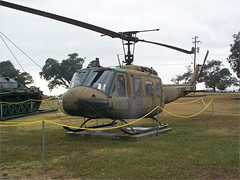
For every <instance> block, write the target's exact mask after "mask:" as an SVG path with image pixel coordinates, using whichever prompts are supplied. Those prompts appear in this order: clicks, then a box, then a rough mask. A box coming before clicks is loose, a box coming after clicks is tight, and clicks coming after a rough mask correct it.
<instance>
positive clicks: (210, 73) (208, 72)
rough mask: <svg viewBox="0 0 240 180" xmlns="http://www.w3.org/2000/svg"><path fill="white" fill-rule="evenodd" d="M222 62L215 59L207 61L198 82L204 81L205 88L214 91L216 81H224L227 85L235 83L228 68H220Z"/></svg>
mask: <svg viewBox="0 0 240 180" xmlns="http://www.w3.org/2000/svg"><path fill="white" fill-rule="evenodd" d="M221 66H222V62H221V61H217V60H212V61H207V64H206V65H205V66H204V68H203V71H202V73H201V75H200V77H199V80H198V82H204V83H205V87H206V88H212V89H213V90H214V92H215V91H216V86H217V83H220V82H222V81H224V82H226V85H227V86H231V85H232V84H234V85H235V83H236V78H234V77H232V76H231V73H230V71H229V69H227V68H223V69H221Z"/></svg>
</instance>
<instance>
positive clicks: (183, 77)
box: [170, 65, 193, 84]
mask: <svg viewBox="0 0 240 180" xmlns="http://www.w3.org/2000/svg"><path fill="white" fill-rule="evenodd" d="M185 67H186V68H187V72H185V73H183V74H178V75H176V76H175V78H171V79H170V81H172V82H174V83H176V84H179V83H180V82H181V81H183V83H185V84H187V83H189V82H190V80H191V77H192V75H193V70H192V69H191V66H190V65H188V66H185Z"/></svg>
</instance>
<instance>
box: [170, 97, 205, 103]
mask: <svg viewBox="0 0 240 180" xmlns="http://www.w3.org/2000/svg"><path fill="white" fill-rule="evenodd" d="M200 99H202V98H199V99H196V100H194V101H191V102H186V103H177V102H172V104H191V103H194V102H197V101H199V100H200Z"/></svg>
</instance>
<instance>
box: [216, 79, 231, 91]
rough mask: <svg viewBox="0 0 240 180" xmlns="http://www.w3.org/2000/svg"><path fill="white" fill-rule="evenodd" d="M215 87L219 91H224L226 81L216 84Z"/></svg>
mask: <svg viewBox="0 0 240 180" xmlns="http://www.w3.org/2000/svg"><path fill="white" fill-rule="evenodd" d="M216 86H217V88H218V89H219V90H221V91H223V90H225V89H226V88H227V87H228V85H227V82H226V81H221V82H219V83H217V84H216Z"/></svg>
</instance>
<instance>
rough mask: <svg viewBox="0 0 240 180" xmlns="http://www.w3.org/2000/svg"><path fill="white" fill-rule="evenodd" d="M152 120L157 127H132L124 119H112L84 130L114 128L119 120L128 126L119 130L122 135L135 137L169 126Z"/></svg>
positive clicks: (73, 130) (67, 128)
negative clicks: (109, 121) (156, 123)
mask: <svg viewBox="0 0 240 180" xmlns="http://www.w3.org/2000/svg"><path fill="white" fill-rule="evenodd" d="M93 119H94V118H89V119H87V120H86V121H84V122H83V123H82V125H81V126H80V127H79V128H82V127H83V126H84V125H85V124H86V123H87V122H88V121H90V120H93ZM152 119H153V120H155V121H157V122H158V127H132V126H131V125H129V124H128V123H127V122H126V121H125V120H124V119H114V120H112V122H111V123H107V124H101V125H95V126H88V127H86V128H91V129H93V128H96V130H97V129H98V128H102V127H108V126H114V125H116V124H117V120H119V121H121V122H122V123H124V124H128V125H127V127H122V128H120V129H121V130H122V131H123V132H124V133H127V134H129V135H135V134H141V133H146V132H150V131H155V130H159V129H164V128H166V127H168V126H169V124H166V125H164V124H162V123H161V122H159V121H158V120H157V119H156V118H154V117H152ZM63 128H64V129H66V130H68V131H71V132H81V131H85V129H74V128H70V127H68V126H63Z"/></svg>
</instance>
